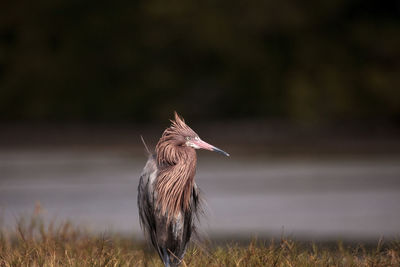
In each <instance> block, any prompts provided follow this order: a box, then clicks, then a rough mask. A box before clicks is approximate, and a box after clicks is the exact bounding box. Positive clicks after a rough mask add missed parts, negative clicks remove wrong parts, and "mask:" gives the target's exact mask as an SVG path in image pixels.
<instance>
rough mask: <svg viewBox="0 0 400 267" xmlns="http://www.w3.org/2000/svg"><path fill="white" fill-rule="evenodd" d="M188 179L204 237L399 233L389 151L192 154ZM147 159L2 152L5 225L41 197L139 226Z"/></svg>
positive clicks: (58, 206)
mask: <svg viewBox="0 0 400 267" xmlns="http://www.w3.org/2000/svg"><path fill="white" fill-rule="evenodd" d="M200 153H201V154H200V155H199V164H198V171H197V176H196V180H197V183H198V185H199V186H200V188H201V189H202V191H203V194H204V197H205V199H206V200H207V203H208V204H207V207H206V210H207V219H206V220H204V221H203V223H202V231H203V232H205V233H208V234H209V236H211V237H212V236H215V235H220V236H221V235H234V236H241V237H245V236H250V235H258V236H279V235H280V234H281V233H282V232H283V233H284V234H286V235H292V236H295V237H299V238H312V239H325V238H335V239H336V238H356V239H371V238H379V237H380V236H382V235H383V236H385V237H387V238H394V237H396V236H398V234H399V233H400V164H399V162H400V160H399V158H397V157H394V156H392V157H388V158H384V157H379V158H376V157H375V158H373V157H363V158H351V157H338V158H318V157H315V158H308V159H302V158H281V159H271V158H262V157H258V158H239V157H235V156H232V157H230V158H225V157H222V156H219V155H216V154H215V155H214V154H212V153H206V152H200ZM144 163H145V158H144V157H142V156H138V155H136V154H127V153H121V152H118V151H111V152H110V151H109V152H105V151H73V150H70V151H69V150H67V149H63V150H47V151H36V150H18V151H3V152H0V206H1V207H2V208H3V217H4V218H3V220H4V223H5V224H6V225H8V226H12V225H13V224H14V223H15V220H16V218H17V217H18V216H19V215H22V214H30V213H31V212H32V211H33V209H34V206H35V202H36V201H40V203H41V205H42V206H43V208H44V210H45V213H44V216H45V217H47V218H48V219H52V218H57V220H59V221H61V220H64V219H70V220H71V221H73V222H75V223H79V224H83V225H85V226H87V227H89V228H91V229H92V230H94V231H110V230H111V231H116V232H121V233H132V232H133V233H137V234H138V235H139V236H141V234H140V227H139V222H138V215H137V206H136V187H137V184H138V180H139V175H140V172H141V170H142V167H143V166H144Z"/></svg>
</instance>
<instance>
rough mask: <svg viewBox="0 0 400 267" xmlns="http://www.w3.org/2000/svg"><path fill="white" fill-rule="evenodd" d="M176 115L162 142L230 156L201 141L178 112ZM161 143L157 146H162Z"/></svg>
mask: <svg viewBox="0 0 400 267" xmlns="http://www.w3.org/2000/svg"><path fill="white" fill-rule="evenodd" d="M174 115H175V119H174V120H171V126H170V127H169V128H167V129H166V130H165V131H164V133H163V135H162V137H161V139H160V142H168V143H169V144H171V145H173V146H178V147H189V148H193V149H205V150H210V151H215V152H218V153H221V154H223V155H225V156H229V154H228V153H226V152H225V151H223V150H221V149H219V148H217V147H215V146H213V145H210V144H208V143H206V142H204V141H203V140H201V138H200V137H199V135H198V134H197V133H196V132H195V131H193V130H192V129H191V128H190V127H189V126H188V125H187V124H186V123H185V121H184V119H183V118H182V117H180V116H179V115H178V114H177V113H176V112H175V113H174ZM160 142H159V144H158V145H157V146H159V145H160Z"/></svg>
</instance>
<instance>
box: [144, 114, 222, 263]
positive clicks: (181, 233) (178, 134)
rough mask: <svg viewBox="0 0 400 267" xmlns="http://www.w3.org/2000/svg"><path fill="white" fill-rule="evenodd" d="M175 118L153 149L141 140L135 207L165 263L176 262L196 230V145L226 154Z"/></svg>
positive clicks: (199, 209)
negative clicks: (141, 163) (142, 149)
mask: <svg viewBox="0 0 400 267" xmlns="http://www.w3.org/2000/svg"><path fill="white" fill-rule="evenodd" d="M174 117H175V118H174V120H171V125H170V126H169V127H168V128H167V129H165V130H164V132H163V134H162V136H161V138H160V140H159V141H158V143H157V145H156V148H155V153H151V152H150V151H149V149H148V148H147V146H146V144H145V142H144V140H143V138H142V141H143V144H144V146H145V148H146V150H147V152H148V154H149V155H148V160H147V162H146V165H145V167H144V169H143V171H142V173H141V176H140V181H139V186H138V199H137V201H138V208H139V218H140V224H141V227H142V229H143V231H144V233H145V236H146V239H147V240H148V241H149V243H151V245H152V246H153V247H154V248H155V250H156V251H157V253H158V255H159V256H160V258H161V260H162V261H163V263H164V265H165V266H166V267H169V266H171V267H172V266H179V265H180V263H181V261H182V259H183V257H184V255H185V252H186V248H187V245H188V243H189V241H190V238H191V236H192V234H193V233H195V231H196V225H195V218H198V219H199V215H200V211H201V207H200V206H201V201H200V200H201V199H200V196H199V193H200V192H199V188H198V187H197V185H196V183H195V181H194V176H195V173H196V163H197V156H196V149H205V150H210V151H215V152H219V153H221V154H223V155H225V156H229V154H228V153H226V152H225V151H223V150H221V149H219V148H217V147H215V146H213V145H210V144H208V143H206V142H205V141H203V140H201V139H200V137H199V135H198V134H197V133H196V132H194V131H193V130H192V129H191V128H190V127H189V126H188V125H187V124H186V123H185V120H184V119H183V118H182V117H181V116H179V115H178V114H177V113H176V112H174Z"/></svg>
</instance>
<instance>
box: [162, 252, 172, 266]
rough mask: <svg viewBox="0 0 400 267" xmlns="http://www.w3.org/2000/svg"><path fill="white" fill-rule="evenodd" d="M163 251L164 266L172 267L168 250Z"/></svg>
mask: <svg viewBox="0 0 400 267" xmlns="http://www.w3.org/2000/svg"><path fill="white" fill-rule="evenodd" d="M162 251H163V261H164V265H165V267H170V263H169V261H170V259H169V253H168V252H167V249H166V248H162Z"/></svg>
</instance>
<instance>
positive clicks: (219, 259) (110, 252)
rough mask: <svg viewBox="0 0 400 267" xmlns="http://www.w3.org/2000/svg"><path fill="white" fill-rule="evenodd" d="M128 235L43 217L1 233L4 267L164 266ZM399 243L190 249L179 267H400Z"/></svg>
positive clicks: (286, 242)
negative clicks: (46, 220)
mask: <svg viewBox="0 0 400 267" xmlns="http://www.w3.org/2000/svg"><path fill="white" fill-rule="evenodd" d="M146 247H147V246H145V245H144V244H142V243H140V242H136V241H134V240H133V239H129V238H127V237H122V236H118V235H115V234H107V235H105V234H103V235H93V234H90V233H88V232H87V231H82V230H80V229H79V228H77V227H76V226H73V225H71V224H69V223H62V224H58V225H56V224H54V223H50V224H45V223H44V222H43V221H42V220H41V217H40V215H38V214H35V215H33V216H32V217H31V219H30V220H23V219H20V220H19V221H18V222H17V227H16V229H15V231H11V232H10V231H6V230H5V229H0V266H5V267H8V266H13V267H15V266H49V267H50V266H160V267H161V266H163V265H162V263H161V260H160V259H159V258H158V255H157V254H156V253H155V252H154V251H151V252H150V251H149V250H148V249H146ZM399 265H400V242H399V241H392V242H390V243H388V244H384V243H383V242H382V241H380V242H378V243H377V244H376V245H374V246H373V247H369V246H364V245H362V244H360V245H357V246H353V247H351V246H345V245H343V243H341V242H338V243H337V244H335V245H333V246H331V247H329V246H326V245H325V246H324V245H317V244H301V243H299V242H296V241H293V240H290V239H284V238H282V239H281V240H279V241H275V242H274V241H271V242H258V241H256V240H254V241H253V242H251V243H250V244H248V245H245V246H243V245H242V246H240V245H238V244H234V243H230V244H225V245H222V246H209V245H204V244H203V245H201V247H200V246H195V247H191V248H190V249H189V250H188V252H187V253H186V256H185V258H184V261H183V263H182V265H181V266H215V267H217V266H299V267H301V266H349V267H350V266H376V267H379V266H382V267H383V266H385V267H386V266H399Z"/></svg>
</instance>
